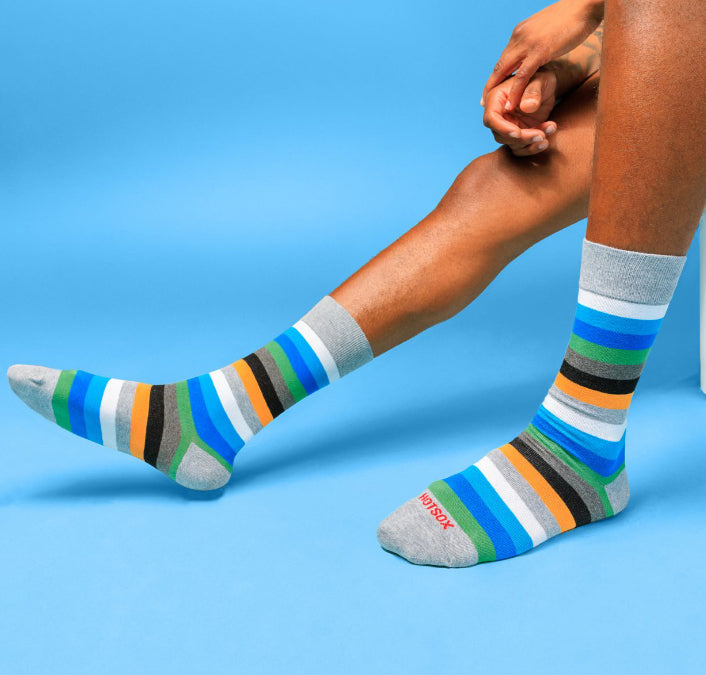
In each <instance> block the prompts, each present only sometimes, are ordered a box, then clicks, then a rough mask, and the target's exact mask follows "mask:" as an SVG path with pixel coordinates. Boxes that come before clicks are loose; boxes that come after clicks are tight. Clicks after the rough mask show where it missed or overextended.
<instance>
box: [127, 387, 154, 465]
mask: <svg viewBox="0 0 706 675" xmlns="http://www.w3.org/2000/svg"><path fill="white" fill-rule="evenodd" d="M151 390H152V385H150V384H143V383H142V382H138V384H137V389H136V390H135V400H134V402H133V404H132V417H130V454H131V455H132V456H133V457H137V458H138V459H144V458H145V435H146V434H147V413H148V412H149V409H150V391H151Z"/></svg>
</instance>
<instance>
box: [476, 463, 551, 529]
mask: <svg viewBox="0 0 706 675" xmlns="http://www.w3.org/2000/svg"><path fill="white" fill-rule="evenodd" d="M488 457H489V458H490V459H491V461H492V462H493V464H495V466H496V467H497V469H498V471H500V473H501V474H502V475H503V476H504V477H505V480H506V481H507V482H508V483H510V485H512V488H513V490H515V492H517V494H518V495H520V497H521V498H522V501H523V502H524V503H525V504H526V505H527V508H528V509H529V510H530V511H531V512H532V514H533V515H534V517H535V518H536V519H537V520H538V521H539V524H540V525H541V526H542V527H543V528H544V531H545V532H546V533H547V536H548V537H554V536H556V535H557V534H561V527H559V523H557V521H556V518H555V517H554V516H553V515H552V512H551V511H550V510H549V508H548V507H547V505H546V504H545V503H544V502H543V501H542V498H541V497H540V496H539V495H538V494H537V493H536V492H535V491H534V488H533V487H532V486H531V485H530V484H529V483H528V482H527V481H526V480H525V479H524V478H523V477H522V475H521V474H520V473H519V471H518V470H517V469H516V468H515V467H514V466H513V464H512V462H511V461H510V460H509V459H508V458H507V457H505V455H504V454H503V451H502V450H500V449H496V450H493V451H492V452H491V453H490V454H489V455H488Z"/></svg>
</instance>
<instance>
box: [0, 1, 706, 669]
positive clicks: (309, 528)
mask: <svg viewBox="0 0 706 675" xmlns="http://www.w3.org/2000/svg"><path fill="white" fill-rule="evenodd" d="M540 6H541V3H539V2H509V1H507V0H505V1H500V2H494V3H487V4H486V6H479V3H470V2H466V1H463V2H462V1H460V0H453V1H449V2H445V3H428V2H418V1H411V0H404V2H403V1H402V0H397V1H388V2H384V3H380V2H370V1H367V0H365V1H361V0H358V1H357V2H336V3H332V2H314V1H307V2H298V3H292V2H284V1H282V0H275V1H271V2H268V3H245V2H232V1H229V2H226V1H222V2H217V1H215V0H207V1H203V2H200V3H185V2H175V1H174V0H170V1H169V2H167V1H166V0H165V1H156V0H152V1H150V2H136V1H134V0H129V1H128V0H123V1H121V2H101V3H95V2H91V3H89V2H78V1H67V2H64V3H51V2H34V1H31V0H27V1H25V2H22V3H13V4H12V5H11V6H10V5H6V6H5V7H4V19H3V26H2V28H1V29H0V31H1V32H0V77H1V82H2V86H1V87H0V88H1V90H2V94H1V101H0V110H1V112H0V120H1V123H0V222H1V223H2V241H3V251H4V255H3V262H2V266H1V269H0V282H1V283H2V288H3V296H2V297H3V321H2V325H3V330H2V331H1V332H0V349H1V352H0V353H1V355H2V365H3V367H4V366H6V365H9V364H11V363H14V362H20V363H39V364H44V365H49V366H53V367H58V368H73V367H80V368H84V369H86V370H89V371H91V372H95V373H100V374H105V375H112V376H116V377H122V378H127V379H138V380H145V381H148V382H160V381H173V380H177V379H181V378H184V377H188V376H192V375H195V374H198V373H202V372H205V371H208V370H211V369H213V368H216V367H220V366H222V365H223V364H224V363H228V362H231V361H233V360H234V359H235V358H237V357H240V356H242V355H244V354H247V353H249V352H250V351H251V350H253V349H254V348H257V347H258V346H260V345H262V344H263V343H264V342H266V341H267V340H269V339H271V338H272V336H273V335H275V334H277V333H279V332H280V331H281V330H283V329H284V328H286V327H287V326H289V325H290V324H291V323H293V322H294V321H295V320H296V319H298V318H299V317H300V316H301V315H302V314H303V313H304V312H305V311H306V310H307V309H308V308H309V307H310V306H311V305H313V304H314V303H315V302H316V301H317V300H318V299H319V298H320V297H321V296H322V295H324V294H325V293H327V292H328V291H330V290H331V289H332V288H334V287H335V286H336V285H338V283H340V281H342V280H343V279H344V278H345V277H346V276H347V275H348V274H350V273H351V272H353V271H354V270H355V269H356V268H357V267H358V266H359V265H360V264H362V263H363V262H365V261H366V260H367V259H368V258H369V257H371V256H372V255H373V254H374V253H376V252H377V251H378V250H380V249H381V248H383V247H384V246H386V245H387V244H388V243H389V242H390V241H392V240H393V239H394V238H396V237H397V236H398V235H400V234H401V233H402V232H403V231H405V230H406V229H407V228H409V227H410V226H411V225H412V224H414V223H415V222H416V221H417V220H418V219H420V218H421V217H422V216H423V215H424V214H425V213H427V212H428V211H429V210H430V209H431V208H432V207H433V206H434V204H435V203H436V201H437V200H438V198H439V197H440V196H441V194H442V193H443V191H444V190H445V188H446V187H447V186H448V185H449V184H450V182H451V181H452V179H453V178H454V176H455V175H456V173H457V172H458V171H459V170H460V169H461V168H462V167H463V166H464V164H466V163H467V162H468V161H469V160H470V159H472V158H473V157H474V156H476V155H478V154H480V153H483V152H487V151H489V150H491V149H492V148H493V147H494V143H493V141H492V139H491V138H490V136H489V134H488V133H487V131H486V130H485V129H484V128H483V127H482V126H481V123H480V109H479V106H478V99H479V95H480V91H481V88H482V85H483V83H484V81H485V77H486V76H487V73H488V72H489V69H490V68H491V67H492V64H493V62H494V59H495V58H496V57H497V55H498V54H499V53H500V50H501V48H502V47H503V46H504V44H505V42H506V40H507V37H508V35H509V31H510V29H511V28H512V26H513V25H514V24H515V23H516V22H517V21H519V20H521V19H522V18H525V17H526V16H527V15H529V14H530V13H531V12H533V11H536V9H538V8H539V7H540ZM508 199H511V196H510V195H508ZM584 225H585V224H584V223H581V224H579V225H577V226H574V227H573V228H570V229H569V230H567V231H565V232H563V233H561V234H559V235H557V236H555V237H553V238H552V239H551V240H549V241H546V242H544V243H542V244H540V245H538V246H536V247H535V248H534V249H532V250H531V251H530V252H529V253H528V254H527V255H525V256H523V257H522V259H520V260H518V261H516V262H515V263H513V264H512V265H511V266H510V267H509V268H508V269H507V270H506V271H505V272H503V273H502V274H501V275H500V277H499V278H498V279H497V281H496V282H495V283H494V284H493V285H492V286H491V287H490V288H489V290H488V291H487V292H486V293H485V294H484V295H483V296H482V297H481V298H480V299H479V300H478V301H477V302H476V303H474V305H473V306H472V307H470V308H469V309H467V310H466V311H464V312H463V313H462V314H461V315H459V316H458V317H457V318H455V319H454V320H452V321H449V322H447V323H445V324H444V325H441V326H439V327H436V328H434V329H432V330H430V331H428V332H427V333H425V334H424V335H422V336H420V337H419V338H418V339H415V340H413V341H412V342H409V343H407V344H405V345H403V346H402V347H400V348H399V349H396V350H394V351H393V352H391V353H389V354H387V355H385V356H383V357H382V358H380V359H379V360H377V361H376V362H375V363H373V364H372V365H370V366H367V367H366V368H364V369H362V370H361V371H358V372H356V373H354V374H353V375H351V376H350V377H348V378H346V379H345V380H344V381H343V382H341V383H339V384H337V385H336V386H334V387H331V388H329V389H327V390H326V391H324V392H322V393H320V394H317V395H316V396H314V397H312V398H310V399H307V400H306V401H304V402H303V403H302V404H301V405H299V406H298V407H297V410H296V412H294V413H290V414H287V415H286V416H285V417H284V418H283V419H282V420H280V421H278V422H277V424H274V425H273V426H272V427H270V428H269V429H268V430H267V431H266V432H265V433H263V434H261V435H259V436H258V437H257V438H255V439H254V440H253V442H252V443H251V444H250V446H249V447H248V448H246V449H245V450H244V451H243V452H242V453H241V454H240V455H239V457H238V460H237V463H236V469H235V473H234V476H233V480H232V481H231V483H230V486H229V487H228V488H227V489H226V490H225V491H223V492H222V493H221V494H219V495H217V496H216V497H214V498H210V499H209V498H203V497H202V498H197V497H195V496H194V495H193V494H191V493H189V492H188V491H186V490H184V489H182V488H180V487H179V486H177V485H175V484H172V483H170V482H169V481H168V480H166V479H165V478H164V477H163V476H162V475H160V474H159V473H157V472H155V471H152V470H151V469H148V468H147V467H145V466H144V465H142V464H140V463H138V462H135V461H131V460H130V459H129V458H126V457H124V456H121V455H119V454H118V453H115V452H109V451H106V450H104V449H102V448H99V447H96V446H93V445H91V444H90V443H88V442H87V441H83V440H81V439H78V438H76V437H73V436H71V435H69V434H66V433H64V432H62V431H60V430H58V429H56V428H55V427H53V426H52V425H50V424H48V423H46V422H45V421H43V420H41V419H39V418H38V417H37V416H36V415H35V414H34V413H32V412H31V411H30V410H29V409H27V408H25V406H24V405H23V404H22V403H21V402H20V401H18V400H17V399H15V397H14V396H13V395H12V393H11V391H10V389H9V387H7V386H3V387H2V388H0V416H1V417H0V419H1V423H2V429H3V437H4V442H3V448H2V461H1V465H0V466H1V469H0V531H1V532H2V539H3V545H2V553H1V554H0V598H1V605H0V612H1V616H0V671H2V672H3V673H12V674H13V675H14V674H15V673H40V672H41V673H47V672H51V673H53V674H54V673H84V672H86V673H88V672H91V673H95V672H100V673H123V672H130V673H159V672H170V673H187V672H208V671H210V670H218V671H219V672H245V673H332V672H333V673H349V672H350V673H359V672H368V673H397V672H399V673H403V672H404V673H427V672H434V671H440V672H448V671H451V670H452V669H453V670H455V671H457V672H473V673H480V672H509V671H513V672H514V671H515V670H522V671H523V672H542V673H553V672H569V671H570V672H573V673H594V672H596V671H597V670H600V672H607V673H612V672H655V673H663V672H696V670H697V665H699V664H700V665H703V652H702V645H701V643H700V641H699V637H703V635H702V631H703V625H704V609H703V608H704V605H705V601H706V593H705V591H704V584H703V560H704V557H706V543H705V542H706V539H705V538H704V534H705V527H704V512H705V507H706V490H705V489H704V478H705V475H706V474H705V472H706V453H704V444H705V442H706V441H705V440H704V425H705V423H706V401H704V398H703V396H702V395H701V394H700V393H699V390H698V386H697V371H698V334H697V330H698V322H697V265H696V257H695V255H694V252H693V251H692V255H691V258H690V260H689V262H688V263H687V267H686V271H685V274H684V277H683V279H682V282H681V285H680V288H679V289H678V292H677V294H676V297H675V300H674V302H673V305H672V308H671V310H670V313H669V316H668V318H667V320H666V322H665V325H664V329H663V332H662V334H661V336H660V338H659V340H658V342H657V348H656V349H655V351H654V354H653V356H652V357H651V360H650V363H649V366H648V368H647V371H646V374H645V376H644V379H643V382H642V383H641V385H640V388H639V392H638V393H639V395H638V396H637V398H636V402H635V405H634V406H633V410H632V412H631V426H630V431H629V433H628V455H629V461H628V465H629V473H630V478H631V483H632V488H633V499H632V502H631V505H630V507H629V509H628V510H627V511H626V512H625V513H624V514H623V515H621V516H620V517H619V518H616V519H613V520H611V521H609V522H606V523H603V524H598V525H594V526H590V527H585V528H581V529H580V530H577V531H575V532H572V533H570V534H568V535H565V536H562V537H560V538H559V539H557V540H553V541H551V542H549V543H547V544H545V545H544V546H541V547H540V548H539V549H537V550H535V551H533V552H531V553H529V554H527V555H523V556H521V557H519V558H516V559H512V560H508V561H504V562H501V563H497V564H490V565H482V566H479V567H477V568H474V569H466V570H443V569H434V568H423V567H415V566H412V565H409V564H407V563H405V562H404V561H403V560H401V559H398V558H396V557H394V556H391V555H389V554H386V553H384V552H383V551H381V550H380V549H379V547H378V545H377V543H376V540H375V529H376V526H377V524H378V522H379V520H380V519H381V518H383V517H384V516H385V515H387V513H389V512H390V511H391V510H393V509H394V508H395V507H397V506H398V505H399V504H400V503H401V502H402V501H404V500H406V499H408V498H410V497H412V496H414V495H415V494H417V493H418V492H419V491H420V490H421V489H422V488H424V487H425V486H426V485H427V484H428V483H429V482H430V481H431V480H433V479H436V478H440V477H443V476H446V475H449V474H451V473H453V472H455V471H457V470H459V469H461V468H463V467H465V466H466V465H468V464H469V463H471V462H473V461H475V460H477V459H479V458H480V457H481V456H482V455H483V454H484V453H485V452H486V451H487V450H488V449H490V448H492V447H496V446H497V445H500V444H501V443H503V442H505V441H507V440H508V439H509V438H511V437H512V436H514V435H515V434H516V433H517V432H518V431H519V430H520V429H521V428H522V427H523V426H524V424H525V423H526V421H527V420H528V419H529V417H530V416H531V415H532V413H533V411H534V410H535V408H536V406H537V405H538V403H539V402H540V401H541V399H542V397H543V395H544V393H545V391H546V389H547V387H548V386H549V384H550V382H551V380H552V378H553V374H554V373H555V371H556V368H557V367H558V365H559V364H560V360H561V356H562V354H563V351H564V348H565V345H566V340H567V336H568V332H569V330H570V327H571V321H572V315H573V308H574V302H575V297H576V282H577V277H578V265H579V253H580V242H581V238H582V236H583V231H584ZM226 669H227V670H226Z"/></svg>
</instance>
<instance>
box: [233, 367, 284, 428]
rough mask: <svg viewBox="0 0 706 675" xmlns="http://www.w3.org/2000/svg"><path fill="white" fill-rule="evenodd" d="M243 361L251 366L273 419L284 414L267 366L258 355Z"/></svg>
mask: <svg viewBox="0 0 706 675" xmlns="http://www.w3.org/2000/svg"><path fill="white" fill-rule="evenodd" d="M243 360H244V361H245V363H247V364H248V365H249V366H250V370H252V372H253V375H254V376H255V379H256V380H257V384H258V386H259V387H260V391H261V392H262V395H263V396H264V398H265V403H267V407H268V408H269V409H270V412H271V413H272V417H277V415H281V414H282V413H283V412H284V406H283V405H282V402H281V401H280V400H279V398H278V397H277V392H276V391H275V388H274V385H273V384H272V380H270V376H269V375H268V374H267V371H266V370H265V366H264V365H262V361H260V359H259V358H258V356H257V354H250V355H249V356H246V357H245V358H244V359H243Z"/></svg>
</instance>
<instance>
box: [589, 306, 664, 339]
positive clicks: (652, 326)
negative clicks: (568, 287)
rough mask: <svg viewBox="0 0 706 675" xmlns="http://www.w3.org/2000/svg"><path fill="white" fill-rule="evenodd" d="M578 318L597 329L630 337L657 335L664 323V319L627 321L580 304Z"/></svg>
mask: <svg viewBox="0 0 706 675" xmlns="http://www.w3.org/2000/svg"><path fill="white" fill-rule="evenodd" d="M576 318H577V319H579V320H580V321H583V322H584V323H588V324H590V325H591V326H596V327H597V328H603V329H604V330H612V331H613V332H614V333H629V334H630V335H655V334H656V333H659V328H660V326H661V325H662V321H663V319H626V318H624V317H622V316H615V314H606V313H605V312H599V311H598V310H597V309H591V308H590V307H586V306H585V305H580V304H579V305H577V306H576Z"/></svg>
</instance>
